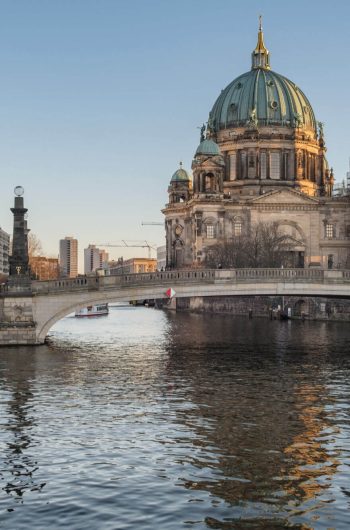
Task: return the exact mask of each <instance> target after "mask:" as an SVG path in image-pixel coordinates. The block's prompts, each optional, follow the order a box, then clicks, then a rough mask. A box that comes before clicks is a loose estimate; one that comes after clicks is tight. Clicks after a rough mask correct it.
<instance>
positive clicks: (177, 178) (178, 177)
mask: <svg viewBox="0 0 350 530" xmlns="http://www.w3.org/2000/svg"><path fill="white" fill-rule="evenodd" d="M190 180H191V177H190V176H189V174H188V173H187V171H185V170H184V169H182V167H180V168H179V169H178V170H177V171H175V173H174V174H173V176H172V177H171V182H189V181H190Z"/></svg>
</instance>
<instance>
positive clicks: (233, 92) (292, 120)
mask: <svg viewBox="0 0 350 530" xmlns="http://www.w3.org/2000/svg"><path fill="white" fill-rule="evenodd" d="M209 124H210V128H211V129H212V130H214V131H219V130H220V129H226V128H231V127H246V126H247V125H248V126H252V127H257V126H260V127H261V126H270V125H272V126H276V125H277V126H286V127H292V128H303V129H312V130H313V131H314V132H315V133H317V123H316V119H315V115H314V112H313V110H312V107H311V105H310V102H309V100H308V99H307V97H306V96H305V94H304V93H303V92H302V91H301V90H300V88H298V87H297V86H296V85H295V84H294V83H293V82H292V81H290V80H289V79H287V78H286V77H284V76H283V75H280V74H277V73H276V72H273V71H272V70H271V69H270V59H269V51H268V50H267V49H266V48H265V44H264V38H263V32H262V27H261V20H260V27H259V34H258V44H257V46H256V48H255V49H254V50H253V53H252V69H251V70H250V72H246V73H245V74H242V75H240V76H239V77H237V78H236V79H234V80H233V81H232V83H230V84H229V85H228V86H227V87H226V88H225V89H224V90H223V91H222V92H221V94H220V96H219V97H218V99H217V100H216V102H215V103H214V106H213V108H212V110H211V112H210V115H209Z"/></svg>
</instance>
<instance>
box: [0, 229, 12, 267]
mask: <svg viewBox="0 0 350 530" xmlns="http://www.w3.org/2000/svg"><path fill="white" fill-rule="evenodd" d="M9 248H10V236H9V234H8V233H7V232H5V231H4V230H2V229H1V228H0V273H2V274H8V273H9Z"/></svg>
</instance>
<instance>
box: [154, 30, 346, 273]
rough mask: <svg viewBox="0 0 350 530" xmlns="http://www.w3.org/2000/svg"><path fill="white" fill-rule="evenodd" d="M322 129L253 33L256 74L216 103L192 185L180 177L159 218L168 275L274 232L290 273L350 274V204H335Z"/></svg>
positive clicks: (185, 175)
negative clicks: (260, 230) (252, 235)
mask: <svg viewBox="0 0 350 530" xmlns="http://www.w3.org/2000/svg"><path fill="white" fill-rule="evenodd" d="M325 153H326V146H325V139H324V133H323V124H322V123H321V122H317V121H316V119H315V115H314V112H313V109H312V107H311V104H310V102H309V100H308V99H307V97H306V96H305V94H304V93H303V92H302V90H301V89H300V88H299V87H298V86H297V85H296V84H295V83H293V82H292V81H290V80H289V79H287V78H286V77H284V76H283V75H280V74H277V73H276V72H274V71H272V70H271V67H270V57H269V52H268V50H267V49H266V47H265V44H264V37H263V31H262V28H261V24H260V28H259V32H258V42H257V45H256V48H255V49H254V50H253V52H252V67H251V70H250V71H249V72H246V73H244V74H242V75H240V76H238V77H237V78H236V79H234V80H233V81H232V82H231V83H230V84H229V85H228V86H227V87H226V88H225V89H224V90H223V91H222V92H221V94H220V95H219V97H218V99H217V100H216V102H215V103H214V106H213V108H212V110H211V112H210V114H209V119H208V123H207V126H206V127H205V126H203V127H202V130H201V141H200V144H199V146H198V148H197V150H196V152H195V156H194V159H193V162H192V172H193V176H191V175H190V174H189V173H188V172H187V171H185V169H183V168H182V165H181V164H180V168H179V169H178V170H177V171H176V172H175V173H174V175H173V176H172V178H171V181H170V185H169V189H168V192H169V202H168V204H167V205H166V207H165V208H164V209H163V213H164V215H165V226H166V245H167V267H168V268H186V267H193V266H200V265H201V264H202V265H203V264H204V261H205V258H206V256H207V255H208V252H209V251H210V247H211V246H212V245H213V244H216V243H218V242H221V241H225V240H230V239H232V238H233V237H237V236H239V235H241V234H242V235H243V234H244V233H247V232H248V231H249V230H250V228H251V227H252V226H254V225H257V224H259V223H271V222H276V221H277V222H278V224H279V226H280V229H281V230H282V231H283V232H284V233H286V235H288V236H290V240H291V241H293V248H292V249H291V251H290V252H289V258H288V263H286V266H291V267H309V266H318V267H322V268H330V267H336V268H349V267H350V199H349V197H346V196H345V197H344V196H343V197H332V190H333V184H334V176H333V170H332V169H330V168H329V166H328V163H327V160H326V156H325Z"/></svg>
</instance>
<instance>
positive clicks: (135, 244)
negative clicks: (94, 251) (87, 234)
mask: <svg viewBox="0 0 350 530" xmlns="http://www.w3.org/2000/svg"><path fill="white" fill-rule="evenodd" d="M96 246H97V247H116V248H147V249H148V258H149V259H151V257H152V256H151V252H152V250H157V246H156V244H155V243H148V241H138V240H136V241H131V240H125V239H122V240H121V242H120V243H96Z"/></svg>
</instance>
